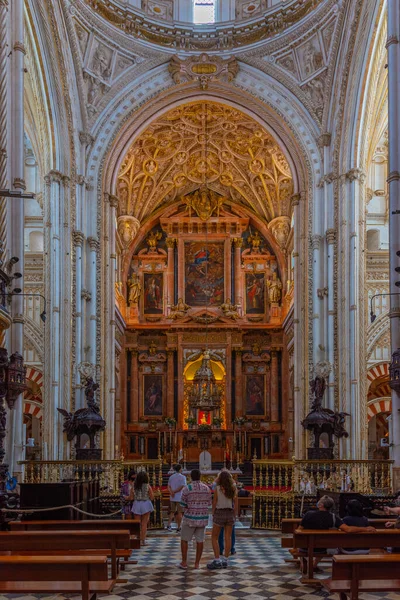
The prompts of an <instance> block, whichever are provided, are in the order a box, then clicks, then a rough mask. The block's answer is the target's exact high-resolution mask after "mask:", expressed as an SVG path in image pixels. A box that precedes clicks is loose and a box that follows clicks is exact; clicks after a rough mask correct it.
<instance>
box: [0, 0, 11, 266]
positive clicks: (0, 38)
mask: <svg viewBox="0 0 400 600" xmlns="http://www.w3.org/2000/svg"><path fill="white" fill-rule="evenodd" d="M10 29H11V27H10V17H9V10H8V0H0V190H5V189H7V188H9V187H10V185H9V177H8V175H9V168H8V166H9V160H8V152H7V145H8V143H9V136H8V127H7V126H8V119H7V115H8V107H9V86H8V79H9V77H8V75H9V73H8V68H9V67H8V63H9V61H8V58H7V57H8V54H9V35H10ZM0 241H1V242H2V243H3V247H2V248H1V249H0V259H2V260H3V261H4V260H5V256H6V253H7V199H6V198H1V197H0Z"/></svg>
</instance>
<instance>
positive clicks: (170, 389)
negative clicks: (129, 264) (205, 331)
mask: <svg viewBox="0 0 400 600" xmlns="http://www.w3.org/2000/svg"><path fill="white" fill-rule="evenodd" d="M168 258H169V257H168ZM174 354H175V351H174V350H171V349H168V350H167V416H168V417H171V416H172V415H173V414H174ZM183 425H184V424H183ZM178 426H179V427H180V426H181V423H179V425H178Z"/></svg>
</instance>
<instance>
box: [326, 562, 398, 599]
mask: <svg viewBox="0 0 400 600" xmlns="http://www.w3.org/2000/svg"><path fill="white" fill-rule="evenodd" d="M399 574H400V554H385V555H383V556H382V555H370V554H366V555H361V554H360V555H354V556H350V555H342V554H340V555H335V556H334V557H333V561H332V577H331V578H330V579H324V580H323V581H322V585H323V587H324V588H326V589H327V590H328V591H329V592H330V593H331V594H332V593H336V594H339V597H340V600H347V597H349V598H350V599H351V600H358V594H359V593H363V592H398V591H399V590H400V579H399Z"/></svg>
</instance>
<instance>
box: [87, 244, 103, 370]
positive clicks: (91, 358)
mask: <svg viewBox="0 0 400 600" xmlns="http://www.w3.org/2000/svg"><path fill="white" fill-rule="evenodd" d="M87 242H88V244H89V265H88V267H89V291H90V293H91V295H92V300H91V302H90V317H89V332H88V333H89V335H88V345H90V349H89V350H88V352H87V361H88V362H90V363H92V365H95V364H96V362H97V361H96V346H97V340H96V332H97V316H96V312H97V301H96V296H97V288H96V284H97V254H98V252H99V250H100V244H99V241H98V239H97V238H95V237H93V236H90V237H88V238H87Z"/></svg>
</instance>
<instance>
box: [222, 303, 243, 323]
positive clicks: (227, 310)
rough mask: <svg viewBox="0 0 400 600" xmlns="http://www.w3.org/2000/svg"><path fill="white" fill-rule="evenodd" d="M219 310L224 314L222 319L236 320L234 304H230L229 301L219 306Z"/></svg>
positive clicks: (236, 314) (236, 312)
mask: <svg viewBox="0 0 400 600" xmlns="http://www.w3.org/2000/svg"><path fill="white" fill-rule="evenodd" d="M220 309H221V310H222V312H223V313H224V317H228V319H234V320H236V319H238V318H239V316H240V315H239V313H238V311H237V306H236V304H231V299H230V298H227V300H226V302H224V303H223V304H221V306H220Z"/></svg>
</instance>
